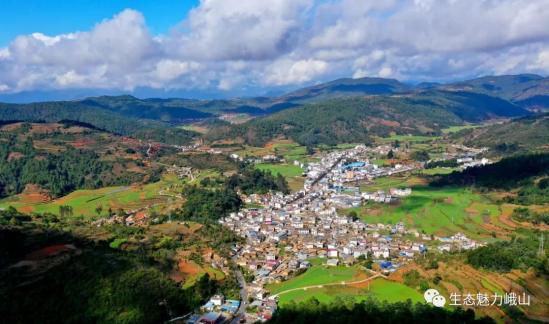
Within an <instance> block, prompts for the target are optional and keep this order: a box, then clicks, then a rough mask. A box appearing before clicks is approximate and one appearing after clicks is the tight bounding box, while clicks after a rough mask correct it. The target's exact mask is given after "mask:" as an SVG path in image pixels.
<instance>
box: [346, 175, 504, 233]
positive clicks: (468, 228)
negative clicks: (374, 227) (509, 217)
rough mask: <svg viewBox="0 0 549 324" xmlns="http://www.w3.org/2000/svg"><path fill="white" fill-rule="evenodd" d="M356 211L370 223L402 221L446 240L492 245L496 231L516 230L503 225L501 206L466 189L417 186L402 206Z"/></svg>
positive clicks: (387, 183) (389, 184)
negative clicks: (456, 237)
mask: <svg viewBox="0 0 549 324" xmlns="http://www.w3.org/2000/svg"><path fill="white" fill-rule="evenodd" d="M408 181H409V180H402V179H400V180H399V179H392V180H391V178H388V179H387V180H384V181H383V183H381V184H380V183H378V184H375V185H374V186H372V187H369V188H368V190H372V191H373V190H378V189H386V188H388V187H398V186H401V185H402V184H407V183H409V182H408ZM352 210H355V211H356V212H357V213H358V214H359V216H360V217H361V218H362V219H363V220H364V221H365V222H367V223H383V224H396V223H398V222H400V221H402V222H404V223H405V224H406V225H407V226H408V227H409V228H416V229H418V230H422V231H425V233H427V234H435V235H442V236H445V235H451V234H455V233H456V232H462V233H465V234H466V235H467V236H469V237H471V238H475V239H483V240H488V241H490V240H492V239H493V237H492V236H493V235H492V232H493V231H496V232H508V231H510V230H512V228H511V227H510V226H508V225H507V224H505V223H503V222H501V221H500V219H499V218H500V215H501V214H502V210H501V207H500V206H498V205H497V204H496V203H495V202H493V201H491V200H490V199H488V198H487V197H486V196H484V195H482V194H480V193H476V192H473V191H471V190H470V189H464V188H431V187H427V186H415V187H413V190H412V195H410V196H409V197H406V198H403V199H402V200H401V201H400V202H399V203H398V204H395V205H386V204H378V203H368V204H366V205H364V206H361V207H358V208H354V209H352ZM501 234H503V233H501Z"/></svg>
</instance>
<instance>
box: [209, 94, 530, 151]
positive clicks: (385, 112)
mask: <svg viewBox="0 0 549 324" xmlns="http://www.w3.org/2000/svg"><path fill="white" fill-rule="evenodd" d="M525 114H527V111H525V110H524V109H522V108H520V107H518V106H516V105H514V104H512V103H510V102H508V101H506V100H502V99H499V98H495V97H490V96H487V95H483V94H478V93H469V92H446V91H444V92H441V91H426V92H421V93H416V94H408V95H393V96H370V97H350V98H337V99H331V100H326V101H323V102H320V103H316V104H309V105H306V106H303V107H299V108H294V109H290V110H286V111H282V112H279V113H276V114H273V115H271V116H267V117H265V118H258V119H254V120H252V121H249V122H247V123H245V124H242V125H237V126H232V127H222V128H219V129H217V130H215V131H213V132H211V133H210V134H209V136H210V139H213V140H215V139H220V138H241V139H242V140H243V141H244V142H245V143H248V144H251V145H255V146H259V145H262V144H264V143H266V142H267V141H269V140H270V139H273V138H276V137H279V136H286V137H288V138H291V139H293V140H295V141H296V142H298V143H300V144H303V145H316V144H337V143H353V142H367V141H369V140H370V139H371V137H372V136H389V135H390V134H413V135H433V134H439V133H440V130H441V129H442V128H445V127H449V126H452V125H460V124H462V123H464V122H479V121H483V120H486V119H489V118H493V117H516V116H522V115H525Z"/></svg>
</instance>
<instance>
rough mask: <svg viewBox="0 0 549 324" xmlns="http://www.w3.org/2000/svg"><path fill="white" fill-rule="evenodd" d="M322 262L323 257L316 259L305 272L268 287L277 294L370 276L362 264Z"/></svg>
mask: <svg viewBox="0 0 549 324" xmlns="http://www.w3.org/2000/svg"><path fill="white" fill-rule="evenodd" d="M321 262H323V260H322V259H318V260H314V265H313V266H312V267H311V268H310V269H308V270H307V271H306V272H305V273H303V274H301V275H299V276H297V277H295V278H292V279H290V280H287V281H284V282H281V283H278V284H272V285H269V286H268V287H267V289H268V290H269V291H270V292H271V293H272V294H276V293H279V292H281V291H285V290H289V289H295V288H301V287H307V286H312V285H322V284H330V283H335V282H341V281H353V280H355V281H356V280H361V279H365V278H367V277H368V274H367V273H366V272H364V271H363V270H361V268H360V266H352V267H346V266H337V267H328V266H325V265H321V264H320V263H321Z"/></svg>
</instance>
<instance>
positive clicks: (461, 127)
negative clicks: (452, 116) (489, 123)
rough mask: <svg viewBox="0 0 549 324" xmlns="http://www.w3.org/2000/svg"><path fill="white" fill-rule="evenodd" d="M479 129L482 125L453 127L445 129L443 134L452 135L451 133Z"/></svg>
mask: <svg viewBox="0 0 549 324" xmlns="http://www.w3.org/2000/svg"><path fill="white" fill-rule="evenodd" d="M477 127H481V125H464V126H452V127H448V128H445V129H443V130H442V132H443V133H444V134H450V133H457V132H459V131H461V130H464V129H470V128H477Z"/></svg>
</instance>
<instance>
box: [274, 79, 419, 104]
mask: <svg viewBox="0 0 549 324" xmlns="http://www.w3.org/2000/svg"><path fill="white" fill-rule="evenodd" d="M410 89H411V87H410V86H407V85H405V84H403V83H401V82H399V81H398V80H394V79H384V78H359V79H351V78H344V79H338V80H334V81H331V82H327V83H322V84H318V85H315V86H312V87H307V88H303V89H299V90H297V91H293V92H290V93H288V94H286V95H284V96H281V97H280V98H278V99H279V100H283V101H292V102H312V101H320V100H326V99H331V98H336V97H351V96H363V95H387V94H392V93H399V92H405V91H408V90H410Z"/></svg>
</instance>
